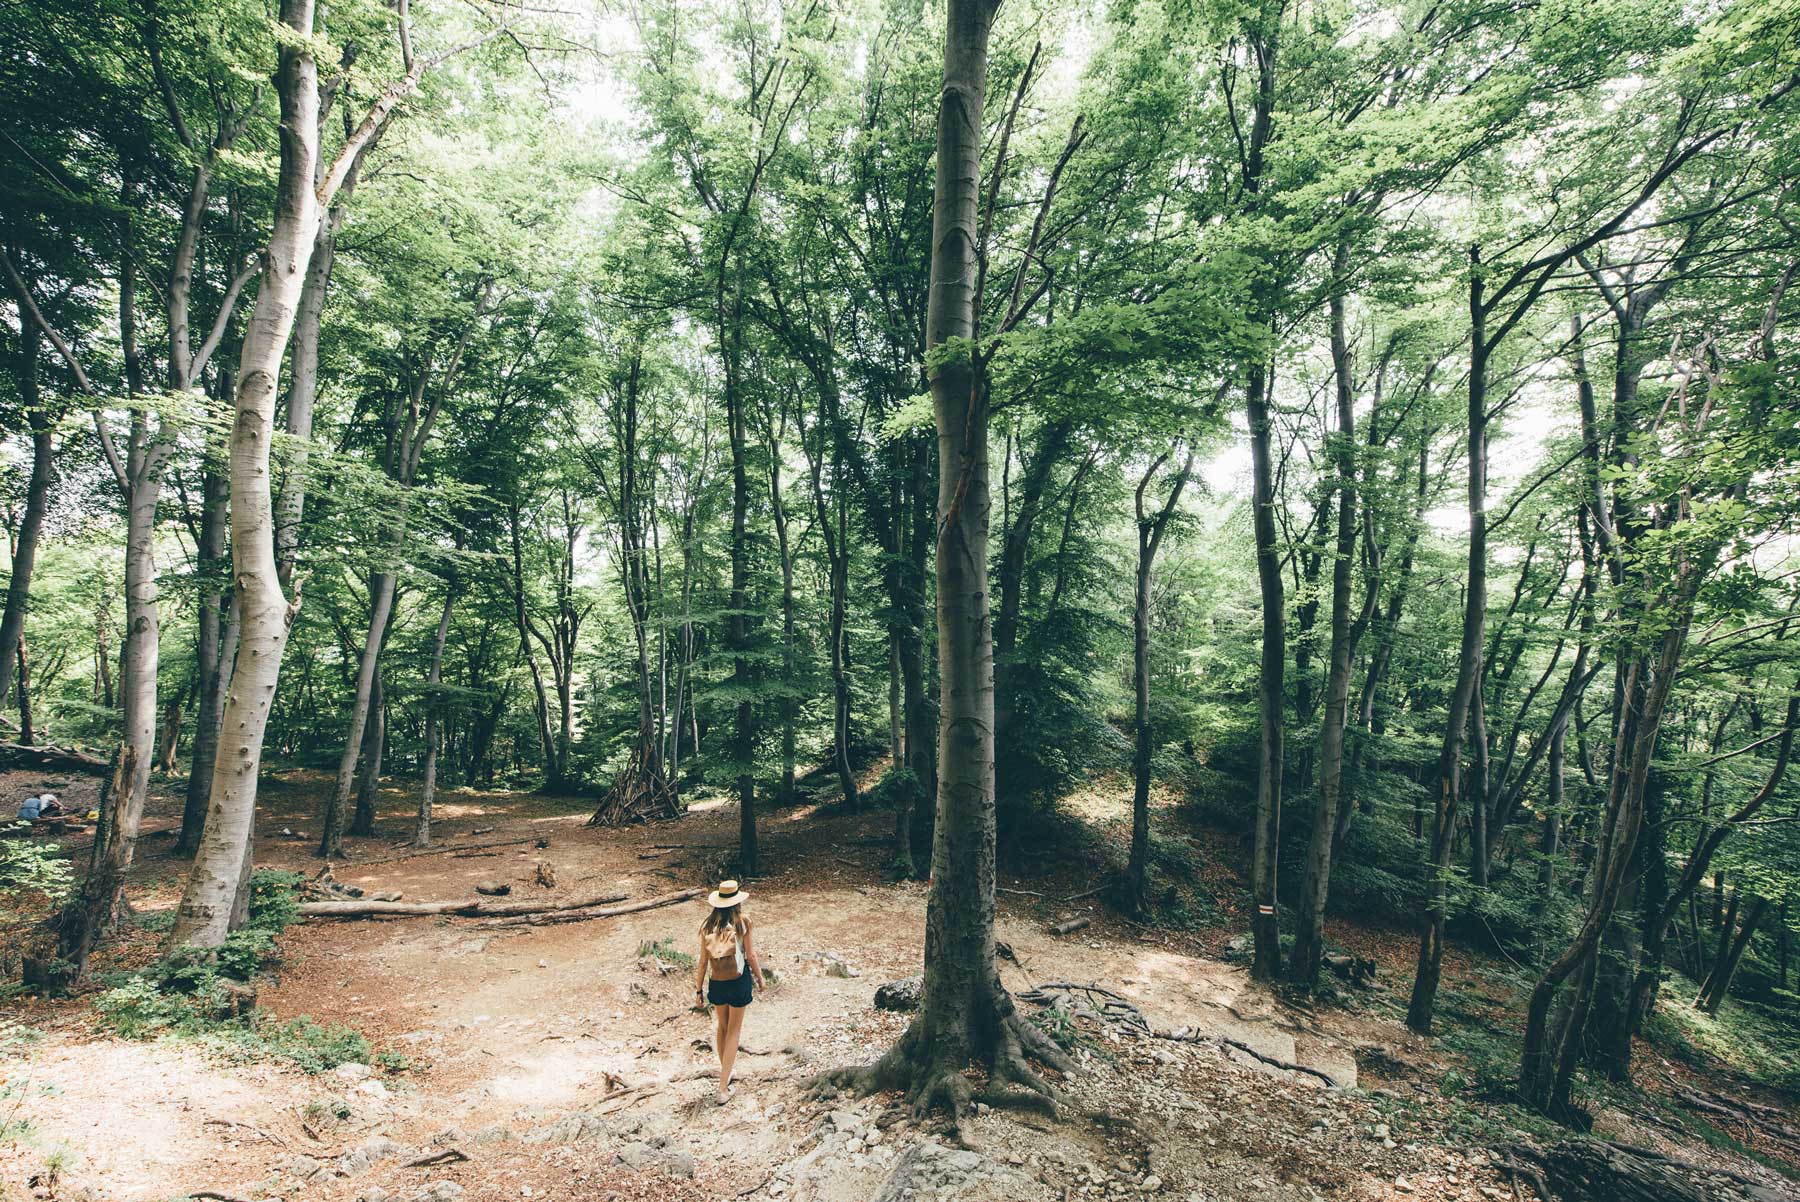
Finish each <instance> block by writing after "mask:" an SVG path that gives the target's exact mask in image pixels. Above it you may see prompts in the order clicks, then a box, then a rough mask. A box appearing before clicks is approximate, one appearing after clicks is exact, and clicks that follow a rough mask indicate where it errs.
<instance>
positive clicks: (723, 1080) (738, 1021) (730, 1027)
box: [719, 1006, 747, 1093]
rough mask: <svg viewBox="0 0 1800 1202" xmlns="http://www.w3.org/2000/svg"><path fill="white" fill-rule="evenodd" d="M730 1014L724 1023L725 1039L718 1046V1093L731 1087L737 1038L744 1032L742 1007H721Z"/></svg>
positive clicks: (735, 1059) (735, 1061) (735, 1060)
mask: <svg viewBox="0 0 1800 1202" xmlns="http://www.w3.org/2000/svg"><path fill="white" fill-rule="evenodd" d="M719 1008H720V1009H721V1010H726V1011H729V1012H730V1016H729V1017H728V1018H727V1019H726V1022H725V1038H724V1039H723V1040H722V1041H721V1042H720V1044H719V1092H720V1093H724V1092H725V1091H726V1089H728V1088H730V1086H731V1068H732V1066H733V1065H734V1064H736V1063H737V1053H738V1036H739V1035H741V1034H742V1033H743V1030H744V1011H745V1009H747V1007H744V1006H721V1007H719Z"/></svg>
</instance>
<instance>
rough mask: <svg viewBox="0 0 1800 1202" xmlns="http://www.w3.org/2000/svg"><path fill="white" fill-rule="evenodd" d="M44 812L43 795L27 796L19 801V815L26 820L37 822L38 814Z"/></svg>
mask: <svg viewBox="0 0 1800 1202" xmlns="http://www.w3.org/2000/svg"><path fill="white" fill-rule="evenodd" d="M43 812H44V799H43V798H42V797H27V798H26V799H25V800H24V801H23V802H21V803H19V817H20V818H21V819H23V820H24V821H26V822H36V821H37V820H38V815H40V814H42V813H43Z"/></svg>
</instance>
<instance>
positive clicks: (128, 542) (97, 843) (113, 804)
mask: <svg viewBox="0 0 1800 1202" xmlns="http://www.w3.org/2000/svg"><path fill="white" fill-rule="evenodd" d="M157 452H158V449H157V448H153V447H152V448H145V449H143V450H142V451H140V452H138V453H137V454H135V455H134V456H133V458H134V459H138V460H140V462H139V463H138V464H137V465H136V466H135V470H134V471H133V472H132V473H131V481H132V486H131V488H130V489H129V491H128V492H127V494H126V495H127V497H128V498H129V502H130V504H129V513H128V518H127V522H126V534H125V626H126V637H125V645H124V648H123V654H122V656H121V657H120V658H121V666H120V670H119V700H120V702H121V708H122V711H123V713H122V727H123V729H122V737H121V739H120V754H119V757H118V760H117V763H116V766H115V768H114V771H113V775H112V780H111V787H110V788H109V789H108V790H107V792H106V794H105V796H104V797H103V799H102V801H101V805H100V823H99V825H98V827H97V828H96V829H95V832H94V845H93V849H92V851H91V852H90V853H89V858H88V873H87V876H86V878H84V879H83V881H82V883H81V889H80V891H79V892H78V893H77V895H76V897H75V899H74V900H73V901H72V902H71V904H70V906H69V908H68V909H67V910H66V911H65V912H64V914H63V917H62V923H61V932H60V935H59V938H58V945H59V955H60V957H61V959H62V960H64V961H65V962H67V964H68V965H69V968H68V972H69V973H70V975H71V976H72V977H73V978H76V979H79V978H80V977H81V976H82V975H83V974H84V973H85V972H86V971H87V962H88V956H89V954H90V953H91V952H92V951H93V949H94V945H95V944H96V943H98V942H99V941H100V940H101V939H103V938H105V936H106V935H107V934H108V933H109V932H110V931H111V930H112V929H113V926H114V925H115V923H116V920H117V916H118V912H119V907H120V905H121V904H122V902H123V894H124V888H125V874H126V873H127V872H128V871H129V870H130V868H131V862H132V860H133V858H134V857H135V856H136V853H137V839H138V829H139V827H140V825H141V824H142V822H143V818H144V802H145V801H146V800H147V799H148V797H149V790H150V765H151V761H152V759H153V758H154V756H155V753H156V718H157V714H156V670H157V628H158V623H157V602H156V561H155V558H154V554H153V545H154V540H155V534H156V503H157V498H158V495H159V494H160V492H161V489H160V487H158V481H159V479H160V475H161V468H160V467H159V466H156V465H155V464H152V463H150V462H148V460H149V458H150V456H151V455H153V454H156V453H157Z"/></svg>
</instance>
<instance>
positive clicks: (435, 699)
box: [413, 576, 456, 847]
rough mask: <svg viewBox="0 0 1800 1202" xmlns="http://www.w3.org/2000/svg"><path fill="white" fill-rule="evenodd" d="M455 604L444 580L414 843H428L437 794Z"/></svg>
mask: <svg viewBox="0 0 1800 1202" xmlns="http://www.w3.org/2000/svg"><path fill="white" fill-rule="evenodd" d="M455 605H456V578H455V577H454V576H453V577H451V578H450V579H448V580H446V581H445V582H444V608H443V609H442V610H441V611H440V612H439V614H438V624H437V634H436V636H435V637H433V639H432V640H431V669H430V671H428V672H427V673H426V674H425V767H424V773H423V775H424V780H423V782H422V783H421V785H420V787H419V816H418V820H417V821H416V822H415V823H414V824H413V846H415V847H430V846H431V805H432V802H433V801H434V800H435V799H436V796H437V775H438V751H439V748H440V745H441V744H442V742H443V724H442V719H441V717H440V715H441V714H442V712H443V708H444V699H443V697H442V696H441V695H440V686H441V685H442V684H443V680H444V643H445V641H446V640H447V639H448V638H449V637H450V611H451V610H452V609H453V608H454V607H455Z"/></svg>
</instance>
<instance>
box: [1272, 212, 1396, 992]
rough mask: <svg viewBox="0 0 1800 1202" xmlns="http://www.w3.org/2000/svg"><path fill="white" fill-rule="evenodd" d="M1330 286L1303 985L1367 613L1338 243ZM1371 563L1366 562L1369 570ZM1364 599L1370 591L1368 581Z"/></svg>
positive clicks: (1310, 965)
mask: <svg viewBox="0 0 1800 1202" xmlns="http://www.w3.org/2000/svg"><path fill="white" fill-rule="evenodd" d="M1336 259H1337V261H1336V263H1335V264H1334V271H1333V276H1334V278H1335V279H1336V280H1337V281H1338V282H1339V287H1337V288H1334V289H1333V290H1332V296H1331V300H1330V312H1331V360H1332V366H1333V375H1334V377H1335V381H1336V388H1335V392H1336V396H1337V434H1336V436H1335V438H1334V439H1333V442H1332V452H1333V454H1332V458H1333V459H1334V460H1335V463H1336V474H1337V481H1336V489H1337V543H1336V545H1335V547H1334V548H1333V554H1332V563H1331V615H1330V623H1331V646H1330V649H1329V652H1328V655H1329V660H1328V666H1327V668H1326V673H1325V713H1324V718H1323V720H1322V724H1321V727H1320V731H1319V792H1318V798H1317V800H1316V801H1315V803H1314V806H1313V821H1312V835H1311V839H1310V841H1309V842H1308V844H1307V852H1306V875H1305V878H1304V880H1303V881H1302V884H1301V889H1300V914H1299V922H1298V924H1297V925H1296V926H1295V928H1294V954H1293V958H1292V959H1291V960H1290V961H1289V964H1288V980H1289V981H1291V982H1293V983H1294V984H1296V985H1299V986H1300V987H1302V988H1304V989H1312V988H1313V987H1314V986H1315V985H1317V984H1318V980H1319V965H1320V964H1321V962H1322V961H1323V959H1324V955H1325V903H1326V899H1327V898H1328V896H1329V895H1330V891H1331V853H1332V849H1333V847H1334V846H1335V845H1336V843H1337V841H1338V826H1339V820H1340V814H1339V810H1340V809H1342V810H1343V811H1344V813H1345V815H1347V814H1348V813H1349V807H1348V806H1346V805H1345V804H1344V798H1343V789H1344V731H1345V728H1346V726H1347V725H1348V722H1349V712H1350V661H1351V657H1352V656H1353V655H1355V653H1356V644H1357V642H1358V641H1359V640H1360V637H1361V635H1362V630H1363V627H1364V626H1365V625H1366V624H1367V621H1368V617H1369V610H1368V608H1367V607H1365V609H1364V612H1363V614H1362V615H1361V616H1360V617H1358V618H1357V619H1356V620H1354V621H1352V619H1351V615H1350V583H1351V580H1350V577H1351V571H1352V568H1353V566H1354V565H1353V562H1352V561H1353V560H1354V558H1355V555H1356V529H1357V525H1356V524H1357V496H1356V413H1355V391H1354V387H1355V386H1354V382H1353V381H1352V379H1351V376H1350V372H1351V367H1350V340H1349V335H1348V333H1347V331H1346V329H1345V315H1344V308H1345V305H1344V296H1343V294H1342V288H1341V285H1342V281H1343V280H1344V279H1345V278H1346V277H1347V276H1348V274H1349V248H1348V247H1347V246H1345V245H1341V244H1340V245H1339V247H1338V250H1337V256H1336ZM1372 568H1373V565H1371V569H1372ZM1368 596H1369V600H1370V601H1371V602H1373V599H1374V596H1375V590H1374V584H1373V582H1371V584H1370V591H1369V594H1368Z"/></svg>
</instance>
